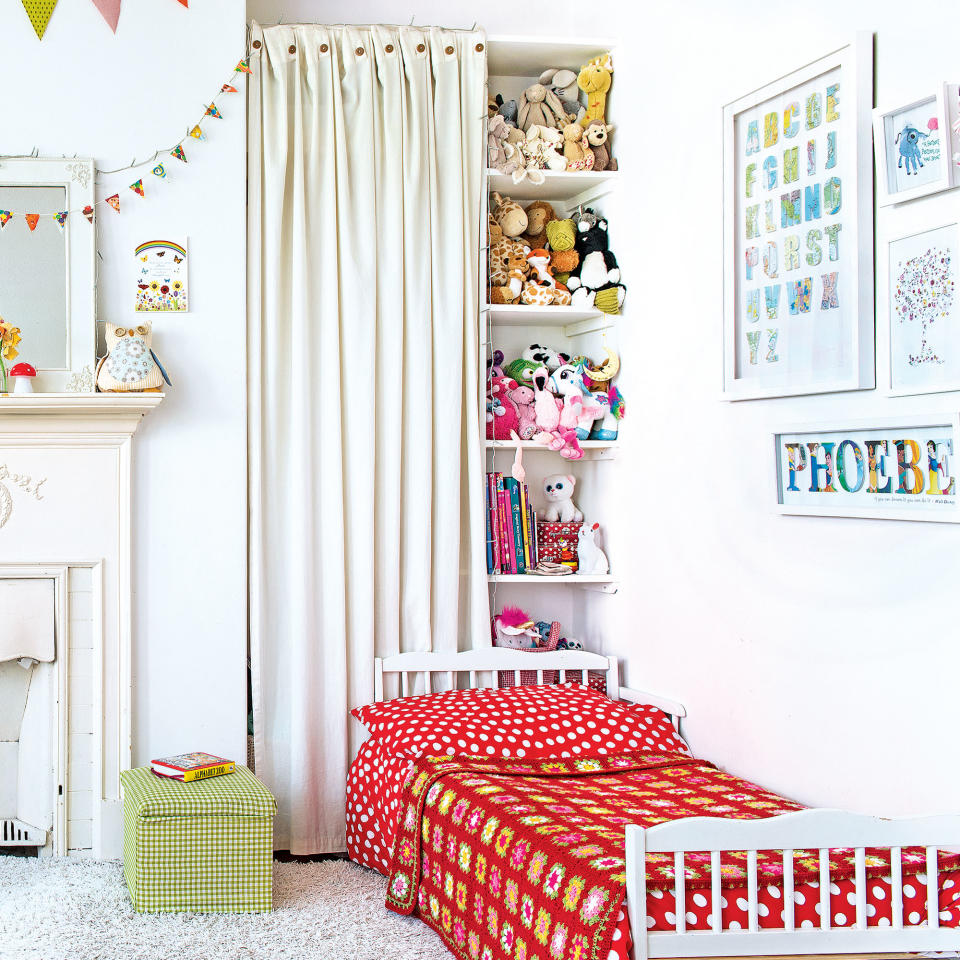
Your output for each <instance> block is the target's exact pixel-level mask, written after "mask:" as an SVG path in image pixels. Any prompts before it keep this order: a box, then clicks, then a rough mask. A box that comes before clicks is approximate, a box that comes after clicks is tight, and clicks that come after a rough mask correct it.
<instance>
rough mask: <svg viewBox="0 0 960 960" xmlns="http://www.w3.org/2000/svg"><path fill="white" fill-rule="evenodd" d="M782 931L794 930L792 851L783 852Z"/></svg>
mask: <svg viewBox="0 0 960 960" xmlns="http://www.w3.org/2000/svg"><path fill="white" fill-rule="evenodd" d="M783 929H784V930H795V929H796V920H795V917H794V901H793V851H792V850H784V851H783Z"/></svg>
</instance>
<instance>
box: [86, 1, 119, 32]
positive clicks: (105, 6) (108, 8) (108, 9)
mask: <svg viewBox="0 0 960 960" xmlns="http://www.w3.org/2000/svg"><path fill="white" fill-rule="evenodd" d="M121 3H123V0H93V5H94V6H95V7H96V8H97V9H98V10H99V11H100V14H101V16H102V17H103V19H104V20H106V21H107V26H108V27H110V29H111V30H112V31H113V32H114V33H116V32H117V21H118V20H119V19H120V4H121Z"/></svg>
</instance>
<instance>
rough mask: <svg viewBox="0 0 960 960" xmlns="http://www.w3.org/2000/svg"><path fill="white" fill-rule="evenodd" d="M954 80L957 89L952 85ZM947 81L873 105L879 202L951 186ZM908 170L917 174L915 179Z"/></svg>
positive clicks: (911, 197) (884, 204) (884, 203)
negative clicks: (913, 96)
mask: <svg viewBox="0 0 960 960" xmlns="http://www.w3.org/2000/svg"><path fill="white" fill-rule="evenodd" d="M953 86H954V89H955V87H956V85H953ZM950 87H951V85H950V84H947V83H940V84H938V85H937V88H936V90H935V91H933V92H932V93H930V94H929V95H927V96H925V97H921V98H919V99H918V100H913V101H911V102H910V103H906V104H903V105H900V106H895V107H893V106H892V107H889V108H886V109H883V108H880V107H878V108H877V109H876V110H874V111H873V147H874V156H875V158H876V174H877V205H878V206H881V207H887V206H890V205H891V204H894V203H906V202H907V201H908V200H915V199H916V198H917V197H926V196H929V195H930V194H931V193H939V192H940V191H941V190H949V189H950V188H951V187H952V186H954V183H955V180H954V173H953V167H954V165H953V156H952V153H953V151H952V149H951V143H952V139H951V133H950V124H951V116H950V111H949V110H948V108H947V103H948V98H949V95H950ZM933 124H936V127H935V128H934V127H933V126H932V125H933ZM933 129H936V130H937V134H934V133H933V132H932V131H933ZM908 131H910V132H909V133H908ZM934 145H936V148H937V149H936V157H935V158H933V156H932V150H933V148H934ZM911 168H912V169H911ZM911 176H912V177H915V178H916V184H915V185H913V183H912V181H911V180H910V177H911Z"/></svg>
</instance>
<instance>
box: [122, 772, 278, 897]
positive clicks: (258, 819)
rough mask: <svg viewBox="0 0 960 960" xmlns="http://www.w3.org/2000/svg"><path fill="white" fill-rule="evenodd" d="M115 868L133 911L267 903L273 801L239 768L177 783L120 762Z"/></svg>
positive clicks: (270, 883) (270, 882) (270, 879)
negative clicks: (119, 854) (119, 865)
mask: <svg viewBox="0 0 960 960" xmlns="http://www.w3.org/2000/svg"><path fill="white" fill-rule="evenodd" d="M120 781H121V783H122V784H123V872H124V874H125V875H126V878H127V888H128V889H129V890H130V898H131V899H132V900H133V908H134V910H137V911H138V912H140V913H144V912H147V913H156V912H175V911H181V910H190V911H196V912H200V913H241V912H256V911H260V910H271V909H272V907H273V817H274V814H275V813H276V810H277V804H276V801H275V800H274V799H273V795H272V794H271V793H270V791H269V790H268V789H267V788H266V787H265V786H264V785H263V784H262V783H261V782H260V781H259V780H258V779H257V778H256V777H255V776H254V775H253V774H252V773H251V772H250V771H249V770H248V769H247V768H246V767H241V766H240V765H239V764H238V765H237V768H236V771H235V772H234V773H228V774H226V775H225V776H222V777H211V778H210V779H209V780H195V781H193V782H192V783H181V782H180V781H179V780H168V779H165V778H163V777H158V776H156V775H155V774H154V773H153V772H151V770H150V768H149V767H139V768H138V769H136V770H125V771H124V772H123V773H121V774H120Z"/></svg>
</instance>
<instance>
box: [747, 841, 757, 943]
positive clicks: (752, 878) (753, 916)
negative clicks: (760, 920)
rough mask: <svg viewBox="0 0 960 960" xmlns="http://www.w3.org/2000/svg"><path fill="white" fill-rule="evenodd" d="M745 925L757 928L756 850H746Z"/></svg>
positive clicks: (751, 928)
mask: <svg viewBox="0 0 960 960" xmlns="http://www.w3.org/2000/svg"><path fill="white" fill-rule="evenodd" d="M747 927H748V929H749V930H750V931H751V932H753V931H756V929H757V851H756V850H748V851H747Z"/></svg>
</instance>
